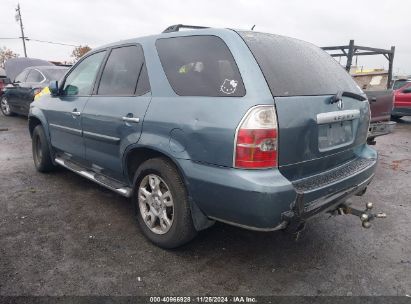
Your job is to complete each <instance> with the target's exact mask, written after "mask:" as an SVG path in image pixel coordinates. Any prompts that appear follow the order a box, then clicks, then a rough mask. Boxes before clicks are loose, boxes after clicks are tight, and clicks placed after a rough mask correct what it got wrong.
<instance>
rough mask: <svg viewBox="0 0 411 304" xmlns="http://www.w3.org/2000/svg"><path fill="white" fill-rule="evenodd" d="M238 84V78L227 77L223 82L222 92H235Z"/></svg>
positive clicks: (228, 93)
mask: <svg viewBox="0 0 411 304" xmlns="http://www.w3.org/2000/svg"><path fill="white" fill-rule="evenodd" d="M237 84H238V81H237V80H234V79H232V80H229V79H225V80H224V82H223V84H222V85H221V88H220V90H221V92H223V93H224V94H227V95H230V94H233V93H234V92H235V89H236V88H237Z"/></svg>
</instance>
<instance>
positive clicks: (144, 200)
mask: <svg viewBox="0 0 411 304" xmlns="http://www.w3.org/2000/svg"><path fill="white" fill-rule="evenodd" d="M133 205H134V208H135V215H136V217H137V221H138V223H139V225H140V228H141V230H142V231H143V234H144V235H145V237H147V238H148V239H149V240H150V241H151V242H153V243H154V244H155V245H157V246H159V247H162V248H167V249H171V248H176V247H179V246H181V245H183V244H185V243H187V242H189V241H191V240H192V239H193V238H194V237H195V236H196V234H197V231H196V229H195V228H194V224H193V220H192V217H191V210H190V204H189V201H188V196H187V191H186V188H185V186H184V183H183V181H182V178H181V176H180V175H179V173H178V171H177V169H176V168H175V166H174V164H172V163H170V162H169V161H167V160H166V159H164V158H153V159H149V160H147V161H145V162H144V163H143V164H142V165H141V166H140V167H139V168H138V170H137V172H136V174H135V181H134V194H133Z"/></svg>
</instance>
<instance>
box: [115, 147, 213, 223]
mask: <svg viewBox="0 0 411 304" xmlns="http://www.w3.org/2000/svg"><path fill="white" fill-rule="evenodd" d="M156 157H161V158H164V159H166V160H167V161H169V162H170V163H171V164H173V165H174V166H175V168H176V170H177V172H178V174H179V175H180V177H181V179H182V180H183V183H184V187H185V188H186V191H187V195H188V200H189V202H190V209H191V216H192V218H193V223H194V227H195V228H196V230H197V231H200V230H204V229H206V228H208V227H210V226H211V225H213V224H214V221H213V220H210V219H209V218H208V217H207V216H206V215H205V214H204V213H203V212H202V211H201V209H200V208H199V207H198V205H197V204H196V202H195V201H194V200H193V198H192V196H191V194H190V187H189V182H188V180H187V178H186V176H185V174H184V171H183V169H182V168H181V166H180V165H179V163H178V161H176V160H175V159H174V158H173V157H172V156H171V155H170V154H168V153H166V152H164V151H160V150H157V149H153V148H152V147H146V146H133V147H130V148H128V149H127V150H126V151H125V153H124V157H123V168H124V175H125V176H126V179H127V181H128V182H129V184H130V185H133V184H134V178H135V177H134V173H135V172H136V171H137V169H138V167H139V166H140V165H141V164H142V163H144V162H145V161H146V160H149V159H152V158H156Z"/></svg>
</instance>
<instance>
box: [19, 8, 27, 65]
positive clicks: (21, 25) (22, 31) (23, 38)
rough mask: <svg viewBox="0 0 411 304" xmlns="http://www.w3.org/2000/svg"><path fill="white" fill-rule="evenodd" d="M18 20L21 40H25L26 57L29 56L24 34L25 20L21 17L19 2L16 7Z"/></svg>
mask: <svg viewBox="0 0 411 304" xmlns="http://www.w3.org/2000/svg"><path fill="white" fill-rule="evenodd" d="M16 12H17V14H16V21H20V29H21V37H20V38H21V40H23V49H24V57H27V51H26V37H25V36H24V30H23V20H22V18H21V11H20V4H17V8H16Z"/></svg>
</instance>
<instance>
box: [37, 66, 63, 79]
mask: <svg viewBox="0 0 411 304" xmlns="http://www.w3.org/2000/svg"><path fill="white" fill-rule="evenodd" d="M67 71H68V68H67V69H47V70H43V72H44V74H45V75H46V76H47V79H48V80H60V79H61V78H63V76H64V75H65V74H66V72H67Z"/></svg>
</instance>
